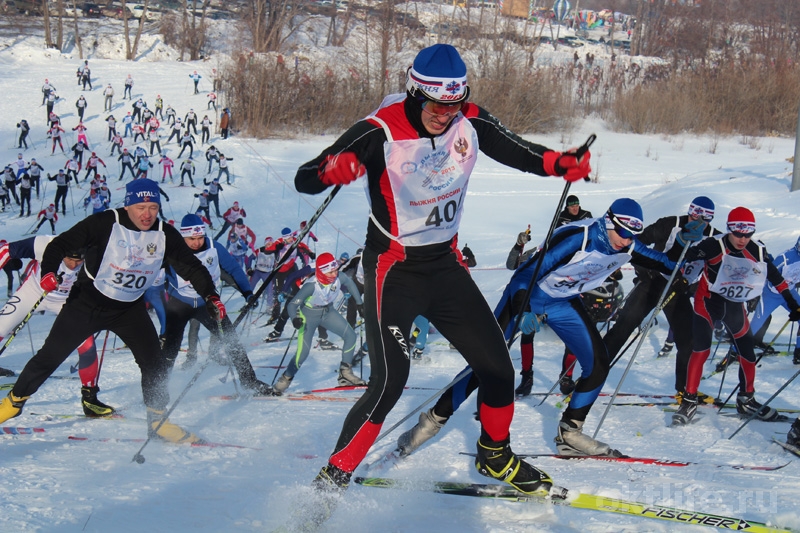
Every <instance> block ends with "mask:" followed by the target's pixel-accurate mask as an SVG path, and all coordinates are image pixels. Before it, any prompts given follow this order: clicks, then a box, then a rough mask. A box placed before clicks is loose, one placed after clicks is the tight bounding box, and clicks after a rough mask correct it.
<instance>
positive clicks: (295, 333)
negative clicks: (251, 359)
mask: <svg viewBox="0 0 800 533" xmlns="http://www.w3.org/2000/svg"><path fill="white" fill-rule="evenodd" d="M295 335H297V330H294V331H292V336H291V337H289V344H288V345H287V346H286V350H284V352H283V357H281V362H280V363H278V368H276V369H275V375H274V376H272V383H270V385H275V380H276V379H277V377H278V372H280V370H281V367H282V366H283V360H284V359H286V354H287V353H289V347H290V346H291V345H292V341H293V340H294V336H295Z"/></svg>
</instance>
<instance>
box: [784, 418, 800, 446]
mask: <svg viewBox="0 0 800 533" xmlns="http://www.w3.org/2000/svg"><path fill="white" fill-rule="evenodd" d="M786 444H788V445H789V446H794V447H795V448H800V418H798V419H796V420H795V421H794V423H793V424H792V427H791V428H789V433H787V435H786Z"/></svg>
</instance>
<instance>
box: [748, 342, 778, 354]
mask: <svg viewBox="0 0 800 533" xmlns="http://www.w3.org/2000/svg"><path fill="white" fill-rule="evenodd" d="M754 348H755V349H756V350H761V353H760V354H759V355H777V354H778V351H777V350H775V348H773V347H772V346H771V345H769V344H764V343H763V342H757V343H756V345H755V346H754Z"/></svg>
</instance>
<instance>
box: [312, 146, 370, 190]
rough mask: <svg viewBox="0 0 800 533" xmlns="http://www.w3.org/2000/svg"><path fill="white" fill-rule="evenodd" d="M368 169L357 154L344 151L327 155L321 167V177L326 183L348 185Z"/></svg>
mask: <svg viewBox="0 0 800 533" xmlns="http://www.w3.org/2000/svg"><path fill="white" fill-rule="evenodd" d="M366 170H367V169H366V168H364V165H362V164H361V162H360V161H359V160H358V158H357V157H356V154H354V153H353V152H342V153H340V154H337V155H329V156H327V157H325V160H324V161H323V162H322V164H321V165H320V167H319V179H320V181H322V183H324V184H325V185H347V184H348V183H351V182H353V181H355V180H356V179H357V178H358V177H360V176H361V175H362V174H364V172H366Z"/></svg>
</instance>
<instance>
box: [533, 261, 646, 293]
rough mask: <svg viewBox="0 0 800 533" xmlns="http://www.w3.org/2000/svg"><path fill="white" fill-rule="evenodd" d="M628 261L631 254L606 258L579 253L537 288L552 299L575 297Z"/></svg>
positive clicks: (590, 288) (595, 286) (542, 281)
mask: <svg viewBox="0 0 800 533" xmlns="http://www.w3.org/2000/svg"><path fill="white" fill-rule="evenodd" d="M630 260H631V255H630V254H626V253H619V254H614V255H606V254H602V253H600V252H598V251H591V252H585V251H583V250H578V251H577V252H575V255H573V256H572V259H571V260H570V262H569V263H567V264H566V265H564V266H562V267H559V268H557V269H555V270H554V271H552V272H550V273H549V274H547V275H546V276H545V277H544V278H542V279H541V280H539V288H540V289H542V290H543V291H544V292H545V293H546V294H547V295H548V296H551V297H553V298H570V297H572V296H577V295H578V294H580V293H582V292H586V291H590V290H592V289H596V288H597V287H599V286H600V285H602V284H603V281H605V279H606V278H607V277H608V276H609V275H611V273H612V272H614V271H615V270H617V269H618V268H619V267H621V266H622V265H624V264H626V263H627V262H628V261H630Z"/></svg>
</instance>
